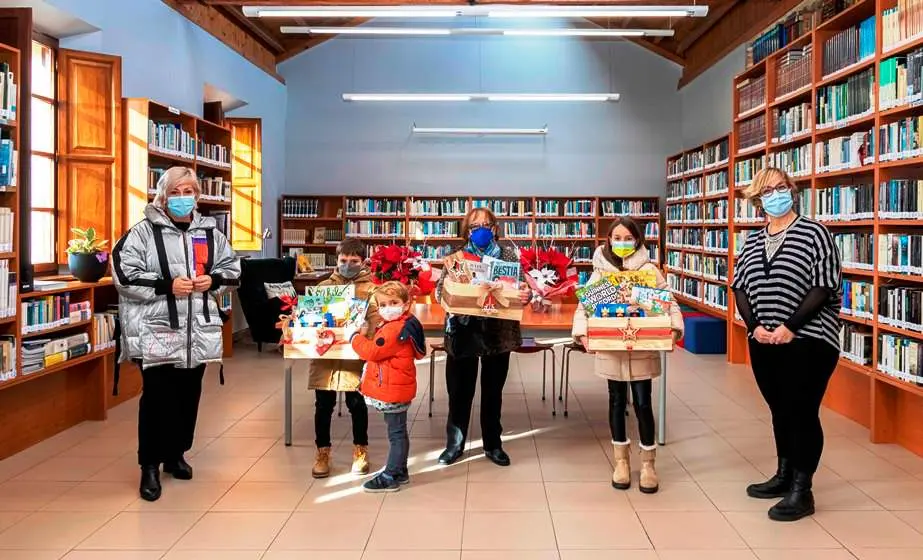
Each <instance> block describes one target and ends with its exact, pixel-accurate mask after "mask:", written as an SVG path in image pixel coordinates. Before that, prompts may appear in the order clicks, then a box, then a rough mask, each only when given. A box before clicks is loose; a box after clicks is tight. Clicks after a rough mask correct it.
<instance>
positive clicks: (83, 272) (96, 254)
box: [67, 228, 109, 282]
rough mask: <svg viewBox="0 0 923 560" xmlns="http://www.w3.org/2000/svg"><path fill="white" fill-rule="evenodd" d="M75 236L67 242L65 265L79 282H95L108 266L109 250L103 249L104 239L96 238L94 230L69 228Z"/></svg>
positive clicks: (103, 274)
mask: <svg viewBox="0 0 923 560" xmlns="http://www.w3.org/2000/svg"><path fill="white" fill-rule="evenodd" d="M71 231H72V232H73V233H74V235H75V236H76V237H74V239H71V240H70V241H68V242H67V266H68V268H70V272H71V274H72V275H73V276H74V278H76V279H77V280H80V281H81V282H97V281H99V279H100V278H102V277H103V276H105V275H106V271H107V270H108V268H109V252H108V251H103V248H104V247H105V246H106V243H108V241H106V240H105V239H97V238H96V230H95V229H93V228H87V229H86V230H83V229H80V228H71Z"/></svg>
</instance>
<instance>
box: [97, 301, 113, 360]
mask: <svg viewBox="0 0 923 560" xmlns="http://www.w3.org/2000/svg"><path fill="white" fill-rule="evenodd" d="M118 317H119V316H118V307H117V306H116V308H115V309H111V310H109V311H107V312H105V313H94V314H93V321H92V329H93V339H92V340H93V344H94V346H93V351H94V352H100V351H102V350H106V349H108V348H115V322H116V321H118ZM116 359H118V358H116Z"/></svg>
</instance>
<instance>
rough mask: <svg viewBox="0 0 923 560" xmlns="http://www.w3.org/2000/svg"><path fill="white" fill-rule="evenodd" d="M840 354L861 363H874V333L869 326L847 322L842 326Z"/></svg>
mask: <svg viewBox="0 0 923 560" xmlns="http://www.w3.org/2000/svg"><path fill="white" fill-rule="evenodd" d="M840 356H841V357H843V358H845V359H847V360H849V361H850V362H853V363H856V364H859V365H863V366H868V365H871V364H872V333H871V332H870V331H868V329H867V327H866V328H863V327H859V326H857V325H852V324H847V323H844V324H843V325H842V326H841V327H840Z"/></svg>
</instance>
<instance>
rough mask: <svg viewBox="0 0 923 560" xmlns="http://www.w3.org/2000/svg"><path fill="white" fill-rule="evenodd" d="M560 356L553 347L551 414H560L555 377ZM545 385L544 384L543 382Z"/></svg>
mask: <svg viewBox="0 0 923 560" xmlns="http://www.w3.org/2000/svg"><path fill="white" fill-rule="evenodd" d="M557 361H558V356H557V354H555V351H554V348H552V349H551V415H552V416H557V415H558V403H557V402H555V400H554V378H555V371H554V370H555V367H556V366H557ZM542 387H544V384H542Z"/></svg>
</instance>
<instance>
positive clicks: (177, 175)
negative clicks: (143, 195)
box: [154, 165, 202, 208]
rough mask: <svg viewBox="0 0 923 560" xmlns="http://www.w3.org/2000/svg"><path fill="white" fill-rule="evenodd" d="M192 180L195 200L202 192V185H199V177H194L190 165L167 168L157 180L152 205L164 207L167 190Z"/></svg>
mask: <svg viewBox="0 0 923 560" xmlns="http://www.w3.org/2000/svg"><path fill="white" fill-rule="evenodd" d="M187 182H192V184H193V185H195V197H196V201H198V200H199V195H201V194H202V187H201V186H200V185H199V178H198V177H196V174H195V171H193V170H192V168H191V167H183V166H179V165H178V166H175V167H171V168H170V169H167V170H166V171H164V172H163V175H161V176H160V179H158V180H157V194H156V195H154V206H156V207H158V208H164V207H165V206H166V204H167V192H169V191H170V189H172V188H173V187H175V186H176V185H178V184H180V183H187Z"/></svg>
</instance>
